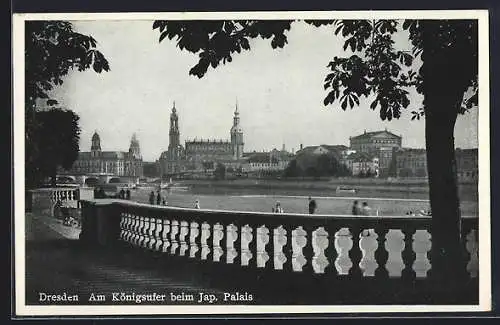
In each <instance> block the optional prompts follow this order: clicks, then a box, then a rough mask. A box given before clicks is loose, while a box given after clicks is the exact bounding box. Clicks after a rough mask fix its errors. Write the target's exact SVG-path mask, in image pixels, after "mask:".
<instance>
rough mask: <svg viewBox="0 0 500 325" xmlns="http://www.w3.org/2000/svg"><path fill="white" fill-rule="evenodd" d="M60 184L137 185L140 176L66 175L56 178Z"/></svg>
mask: <svg viewBox="0 0 500 325" xmlns="http://www.w3.org/2000/svg"><path fill="white" fill-rule="evenodd" d="M56 182H57V183H58V184H66V183H73V184H78V185H88V186H95V185H99V184H137V183H138V182H139V176H126V175H116V174H110V173H88V174H69V173H68V174H66V173H62V174H59V175H57V176H56Z"/></svg>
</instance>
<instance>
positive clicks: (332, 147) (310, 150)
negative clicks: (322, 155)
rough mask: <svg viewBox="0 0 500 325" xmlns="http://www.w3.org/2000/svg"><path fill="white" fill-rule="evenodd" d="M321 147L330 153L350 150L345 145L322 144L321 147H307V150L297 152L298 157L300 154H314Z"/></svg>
mask: <svg viewBox="0 0 500 325" xmlns="http://www.w3.org/2000/svg"><path fill="white" fill-rule="evenodd" d="M320 147H321V148H324V149H326V150H327V151H330V152H340V151H344V150H347V149H349V148H348V147H347V146H345V145H343V144H333V145H332V144H322V145H319V146H307V147H305V148H302V149H301V150H299V151H297V155H298V154H305V153H313V152H314V151H316V150H317V149H318V148H320Z"/></svg>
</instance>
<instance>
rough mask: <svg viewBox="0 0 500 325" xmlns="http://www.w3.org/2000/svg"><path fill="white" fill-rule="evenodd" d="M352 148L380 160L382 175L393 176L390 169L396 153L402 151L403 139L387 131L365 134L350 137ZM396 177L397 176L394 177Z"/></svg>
mask: <svg viewBox="0 0 500 325" xmlns="http://www.w3.org/2000/svg"><path fill="white" fill-rule="evenodd" d="M349 141H350V148H351V149H352V150H355V151H356V152H363V153H367V154H369V155H370V156H375V157H377V158H378V164H379V166H378V167H379V168H380V174H381V175H383V176H391V175H389V174H390V172H391V171H390V167H391V165H392V164H394V161H393V160H394V158H395V157H394V152H395V151H396V150H399V149H401V145H402V137H401V136H398V135H396V134H394V133H392V132H390V131H387V129H385V130H384V131H375V132H366V130H365V132H364V133H363V134H360V135H358V136H354V137H350V138H349ZM392 176H395V175H392Z"/></svg>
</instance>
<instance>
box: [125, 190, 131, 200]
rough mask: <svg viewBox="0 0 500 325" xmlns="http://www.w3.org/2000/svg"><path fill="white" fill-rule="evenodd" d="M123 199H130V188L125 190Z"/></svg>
mask: <svg viewBox="0 0 500 325" xmlns="http://www.w3.org/2000/svg"><path fill="white" fill-rule="evenodd" d="M125 199H127V200H130V190H129V189H128V188H127V191H126V192H125Z"/></svg>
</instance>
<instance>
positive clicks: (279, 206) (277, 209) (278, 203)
mask: <svg viewBox="0 0 500 325" xmlns="http://www.w3.org/2000/svg"><path fill="white" fill-rule="evenodd" d="M283 212H284V211H283V208H282V207H281V203H280V201H277V202H276V207H275V208H274V213H283Z"/></svg>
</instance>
